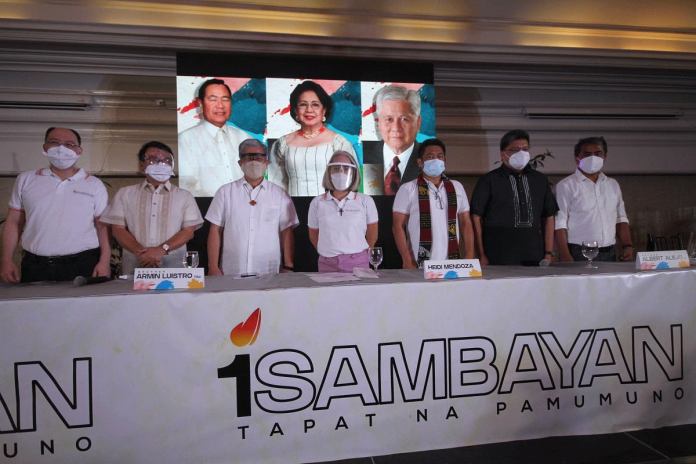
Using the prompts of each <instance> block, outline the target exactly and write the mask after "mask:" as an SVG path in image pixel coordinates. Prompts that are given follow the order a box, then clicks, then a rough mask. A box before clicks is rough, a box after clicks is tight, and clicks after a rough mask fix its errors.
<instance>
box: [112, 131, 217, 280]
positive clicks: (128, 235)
mask: <svg viewBox="0 0 696 464" xmlns="http://www.w3.org/2000/svg"><path fill="white" fill-rule="evenodd" d="M138 161H139V162H140V172H142V173H144V174H145V180H144V181H143V182H141V183H139V184H136V185H131V186H129V187H123V188H122V189H119V191H118V192H116V195H115V196H114V198H113V200H112V201H111V203H110V204H109V207H108V208H107V209H106V211H104V214H102V216H101V218H100V221H101V222H103V223H104V224H110V225H111V229H112V231H113V235H114V237H115V238H116V240H118V243H120V244H121V246H122V247H123V259H122V262H121V272H122V273H123V274H133V273H134V271H135V268H137V267H167V268H168V267H184V264H183V259H184V254H185V253H186V243H187V242H188V241H189V240H191V238H193V232H194V231H195V230H196V229H198V228H200V227H201V226H202V225H203V217H202V216H201V213H200V211H199V210H198V206H197V205H196V201H195V200H194V198H193V195H191V193H190V192H188V191H187V190H183V189H180V188H179V187H177V186H176V185H172V183H171V182H170V181H169V178H170V177H171V176H172V175H173V174H174V171H173V168H174V156H173V155H172V149H171V148H169V147H168V146H167V145H165V144H163V143H161V142H155V141H153V142H148V143H146V144H145V145H143V146H142V148H140V151H139V152H138Z"/></svg>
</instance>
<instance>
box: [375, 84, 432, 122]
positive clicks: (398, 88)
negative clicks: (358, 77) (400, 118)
mask: <svg viewBox="0 0 696 464" xmlns="http://www.w3.org/2000/svg"><path fill="white" fill-rule="evenodd" d="M384 100H404V101H407V102H408V104H409V105H410V106H411V112H412V113H413V114H414V115H415V116H416V118H417V117H418V116H420V111H421V98H420V95H418V92H416V91H415V90H409V89H407V88H406V87H404V86H402V85H387V86H386V87H382V88H381V89H379V90H378V91H377V93H375V96H374V97H373V98H372V103H374V104H375V105H377V111H376V113H375V117H376V118H379V115H380V113H381V112H382V102H383V101H384Z"/></svg>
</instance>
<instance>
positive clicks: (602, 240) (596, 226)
mask: <svg viewBox="0 0 696 464" xmlns="http://www.w3.org/2000/svg"><path fill="white" fill-rule="evenodd" d="M607 151H608V150H607V142H606V141H605V140H604V137H588V138H585V139H581V140H580V141H578V143H577V144H576V145H575V164H576V165H577V169H576V171H575V174H573V175H571V176H568V177H566V178H565V179H563V180H562V181H560V182H559V183H558V185H557V186H556V198H557V199H558V206H559V208H560V209H559V211H558V213H557V214H556V242H557V243H558V251H559V255H560V259H561V261H586V260H587V258H585V257H584V256H583V255H582V242H583V241H585V240H596V241H597V242H598V244H599V254H598V255H597V257H596V258H595V259H594V261H615V260H616V251H615V248H614V244H615V243H616V237H618V238H619V241H620V242H621V245H622V248H621V255H620V256H619V259H620V260H622V261H630V260H632V259H633V244H632V242H631V231H630V229H629V227H628V218H627V217H626V208H625V207H624V202H623V198H622V196H621V188H620V187H619V184H618V182H616V181H615V180H614V179H610V178H608V177H607V176H605V175H604V173H602V172H601V170H602V167H603V166H604V161H605V160H606V157H607Z"/></svg>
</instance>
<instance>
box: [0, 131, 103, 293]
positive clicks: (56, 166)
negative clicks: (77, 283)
mask: <svg viewBox="0 0 696 464" xmlns="http://www.w3.org/2000/svg"><path fill="white" fill-rule="evenodd" d="M80 144H81V139H80V135H79V134H78V133H77V132H76V131H74V130H72V129H66V128H63V127H51V128H49V129H48V130H47V131H46V135H45V138H44V145H43V153H44V155H45V156H47V157H48V160H49V161H50V163H51V165H50V167H48V168H43V169H39V170H38V171H28V172H24V173H22V174H20V175H19V176H18V177H17V181H16V182H15V185H14V188H13V190H12V195H11V197H10V203H9V212H8V213H7V220H6V221H5V228H4V229H3V233H2V256H1V257H0V280H3V281H5V282H19V281H20V277H19V272H18V269H17V266H15V265H14V263H13V262H12V253H13V252H14V250H15V248H16V247H17V244H18V243H19V240H20V237H21V242H22V247H23V248H24V254H23V257H22V266H21V267H22V276H21V281H22V282H36V281H43V280H73V279H74V278H75V277H77V276H83V277H90V276H91V277H98V276H106V277H108V276H109V275H110V273H111V270H110V268H109V260H110V258H111V246H110V243H109V237H108V230H107V227H106V226H104V225H101V224H99V222H98V220H97V219H98V218H99V216H100V215H101V214H102V212H103V211H104V209H105V208H106V204H107V202H108V195H107V193H106V188H104V184H102V182H101V181H100V180H99V179H97V178H95V177H92V176H90V175H89V174H87V173H86V172H85V171H84V169H82V168H77V167H75V161H77V159H78V158H79V157H80V155H81V154H82V147H81V146H80Z"/></svg>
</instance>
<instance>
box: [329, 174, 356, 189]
mask: <svg viewBox="0 0 696 464" xmlns="http://www.w3.org/2000/svg"><path fill="white" fill-rule="evenodd" d="M352 183H353V173H352V172H348V173H345V172H335V173H333V174H331V185H333V186H334V189H336V190H339V191H342V190H348V189H349V188H350V184H352Z"/></svg>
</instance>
